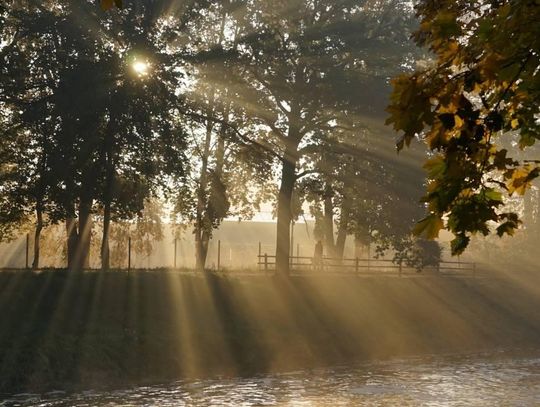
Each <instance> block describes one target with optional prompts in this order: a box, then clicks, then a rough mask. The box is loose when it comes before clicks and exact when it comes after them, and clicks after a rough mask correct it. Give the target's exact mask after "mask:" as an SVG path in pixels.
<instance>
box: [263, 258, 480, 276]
mask: <svg viewBox="0 0 540 407" xmlns="http://www.w3.org/2000/svg"><path fill="white" fill-rule="evenodd" d="M257 257H258V261H257V264H258V268H259V271H261V272H273V271H275V269H276V256H274V255H269V254H266V253H265V254H259V255H258V256H257ZM289 267H290V271H291V272H295V273H348V274H364V275H369V274H377V275H399V276H401V275H403V274H417V273H419V272H428V273H439V274H455V275H470V276H472V277H474V276H475V275H476V263H472V262H462V261H441V262H440V263H439V264H437V265H434V266H427V267H425V268H423V269H417V268H415V267H411V266H407V265H406V264H404V263H403V264H400V263H396V262H394V261H393V260H387V259H375V258H371V259H365V258H354V259H336V258H331V257H323V258H322V259H321V260H319V261H315V260H314V258H313V257H304V256H291V257H290V258H289Z"/></svg>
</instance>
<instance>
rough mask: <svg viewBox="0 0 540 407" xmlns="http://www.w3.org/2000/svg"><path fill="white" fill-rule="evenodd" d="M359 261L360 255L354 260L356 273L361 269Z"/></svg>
mask: <svg viewBox="0 0 540 407" xmlns="http://www.w3.org/2000/svg"><path fill="white" fill-rule="evenodd" d="M358 263H359V260H358V257H357V258H356V259H355V260H354V272H355V273H356V274H358V272H359V271H360V269H359V267H358Z"/></svg>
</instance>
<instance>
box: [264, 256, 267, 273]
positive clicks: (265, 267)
mask: <svg viewBox="0 0 540 407" xmlns="http://www.w3.org/2000/svg"><path fill="white" fill-rule="evenodd" d="M264 272H265V273H267V272H268V255H267V254H266V253H265V254H264Z"/></svg>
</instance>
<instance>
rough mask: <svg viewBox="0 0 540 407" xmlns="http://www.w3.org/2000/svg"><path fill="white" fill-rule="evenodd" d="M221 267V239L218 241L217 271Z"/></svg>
mask: <svg viewBox="0 0 540 407" xmlns="http://www.w3.org/2000/svg"><path fill="white" fill-rule="evenodd" d="M220 267H221V240H218V241H217V271H219V269H220Z"/></svg>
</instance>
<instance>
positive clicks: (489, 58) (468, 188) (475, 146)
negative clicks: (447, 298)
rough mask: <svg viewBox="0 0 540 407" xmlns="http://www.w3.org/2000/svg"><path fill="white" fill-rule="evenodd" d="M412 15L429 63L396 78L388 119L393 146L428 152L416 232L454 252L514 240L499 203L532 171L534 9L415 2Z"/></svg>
mask: <svg viewBox="0 0 540 407" xmlns="http://www.w3.org/2000/svg"><path fill="white" fill-rule="evenodd" d="M416 11H417V16H418V17H419V19H420V27H419V29H418V30H417V31H416V33H415V34H414V40H415V41H416V43H417V44H418V45H420V46H423V47H427V48H429V50H430V51H431V57H429V58H428V59H427V60H424V61H419V62H418V63H417V69H416V70H415V71H414V72H412V73H407V74H404V75H401V76H399V77H397V78H396V79H395V80H394V82H393V85H394V91H393V95H392V99H391V104H390V106H389V107H388V112H389V113H390V118H389V119H388V122H389V123H392V124H393V126H394V128H395V130H398V131H402V132H403V133H402V136H401V138H400V140H399V142H398V149H401V148H403V146H404V145H409V143H410V142H411V140H413V139H414V138H417V137H418V138H422V139H424V140H425V141H426V143H427V145H428V147H429V149H430V150H431V151H432V154H431V157H430V158H429V159H428V160H427V162H426V163H425V169H426V170H427V172H428V177H429V183H428V185H427V193H426V195H425V196H424V201H425V202H426V205H427V207H428V210H429V214H428V216H427V217H426V218H425V219H424V220H423V221H421V222H420V223H418V225H417V227H416V232H417V233H418V234H421V235H424V236H427V237H429V238H433V237H436V236H437V235H438V233H439V231H440V229H443V228H446V229H447V230H449V231H450V232H452V233H453V234H454V235H455V238H454V240H453V241H452V252H453V253H454V254H459V253H461V252H462V251H463V250H464V249H465V248H466V247H467V245H468V243H469V241H470V238H471V236H472V235H473V234H475V233H481V234H483V235H488V234H490V233H493V232H494V231H495V232H496V233H497V234H498V235H499V236H503V235H505V234H508V235H512V234H513V233H514V231H515V230H516V229H517V228H518V227H519V225H520V223H521V220H520V219H519V215H518V213H517V212H516V211H514V210H512V209H509V208H508V207H507V206H506V205H505V203H506V202H507V201H508V197H509V196H512V195H515V194H518V195H523V194H524V193H525V192H526V191H527V190H528V189H529V188H530V187H531V185H532V182H533V180H534V179H535V178H537V177H538V175H539V174H540V168H539V163H540V161H539V160H538V158H539V157H538V150H537V149H536V150H535V149H534V147H533V145H534V144H535V142H536V141H537V140H538V139H539V138H540V75H539V69H540V24H538V21H540V3H539V2H538V0H507V1H500V0H479V1H472V2H471V1H465V0H443V1H434V0H423V1H420V2H419V3H418V4H417V6H416ZM517 147H519V149H521V150H524V151H523V152H517V151H516V149H517Z"/></svg>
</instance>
